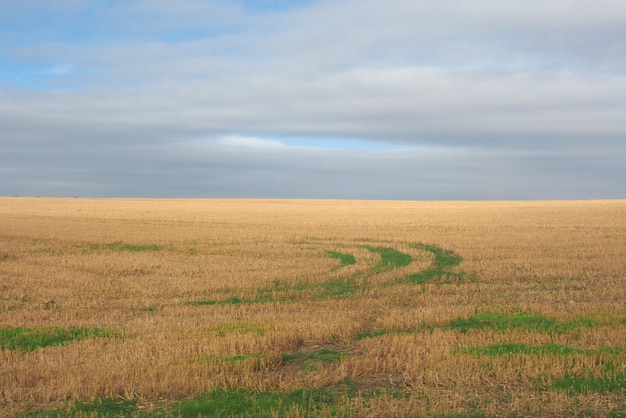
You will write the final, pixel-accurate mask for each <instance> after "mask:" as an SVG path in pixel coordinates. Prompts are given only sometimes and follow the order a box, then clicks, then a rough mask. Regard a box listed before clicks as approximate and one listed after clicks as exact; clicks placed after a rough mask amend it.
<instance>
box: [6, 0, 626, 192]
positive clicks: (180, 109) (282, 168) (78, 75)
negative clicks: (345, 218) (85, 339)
mask: <svg viewBox="0 0 626 418" xmlns="http://www.w3.org/2000/svg"><path fill="white" fill-rule="evenodd" d="M624 22H626V2H624V1H623V0H595V1H593V2H592V1H588V0H550V1H545V0H523V1H522V0H508V1H502V0H472V1H467V0H441V1H437V2H434V1H431V0H386V1H380V0H55V1H54V2H51V1H49V0H20V1H13V0H3V1H2V3H1V4H0V196H15V195H17V196H68V197H73V196H79V197H172V198H179V197H180V198H184V197H185V198H186V197H198V198H324V199H392V200H395V199H397V200H526V199H624V198H626V25H625V24H624Z"/></svg>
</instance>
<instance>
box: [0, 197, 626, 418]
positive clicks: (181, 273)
mask: <svg viewBox="0 0 626 418" xmlns="http://www.w3.org/2000/svg"><path fill="white" fill-rule="evenodd" d="M18 328H19V329H24V330H26V331H24V332H25V333H28V332H31V333H36V332H37V331H36V330H40V332H42V333H44V334H45V333H46V332H48V333H53V332H56V331H58V330H59V329H84V330H92V331H93V330H96V331H97V330H100V331H97V332H96V331H94V334H93V335H91V336H87V337H85V338H75V339H74V340H68V341H66V342H65V343H63V344H60V345H48V346H43V345H42V346H40V347H33V348H23V347H22V348H20V347H17V346H11V344H12V341H13V343H14V342H15V341H16V340H15V337H10V336H9V334H8V332H12V331H15V329H18ZM0 329H1V330H9V331H5V334H0V335H4V336H0V338H2V339H0V344H2V346H3V349H2V350H1V351H0V405H1V409H0V415H8V416H11V415H15V414H19V413H23V412H27V411H33V410H43V409H49V410H53V409H55V408H56V410H59V409H58V408H63V407H65V406H67V405H69V404H71V403H72V402H79V401H80V402H87V401H94V400H96V399H100V398H112V399H135V400H136V401H137V413H138V414H139V413H143V412H150V411H158V410H161V411H162V410H166V409H167V408H168V406H169V405H172V404H173V403H175V402H179V401H180V400H181V399H189V398H193V397H195V396H197V395H199V394H202V393H206V392H210V391H212V390H214V389H224V390H236V389H245V390H246V391H247V392H246V393H250V394H255V393H290V392H293V391H296V390H298V389H302V388H311V389H323V391H324V393H328V394H338V395H339V396H335V397H333V398H332V402H328V403H325V404H314V403H311V404H309V405H308V406H307V405H304V406H302V405H295V406H292V407H290V409H288V410H287V413H286V415H292V416H305V415H307V414H312V415H345V416H385V415H387V416H415V415H424V414H441V415H446V414H467V413H470V412H474V413H476V412H478V413H482V414H485V415H493V416H502V415H507V414H512V415H524V416H528V415H536V416H550V415H552V416H558V415H577V414H580V415H584V414H587V415H607V414H614V415H619V414H626V401H625V395H626V201H549V202H548V201H546V202H390V201H332V200H315V201H313V200H311V201H307V200H193V199H189V200H162V199H53V198H8V197H7V198H0ZM55 330H56V331H55ZM90 332H91V331H90ZM98 332H101V334H100V335H99V334H98ZM15 344H17V343H15ZM242 393H243V392H242ZM271 414H276V415H277V414H279V412H276V411H274V412H271V411H270V415H271Z"/></svg>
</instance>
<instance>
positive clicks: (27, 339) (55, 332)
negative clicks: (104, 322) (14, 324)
mask: <svg viewBox="0 0 626 418" xmlns="http://www.w3.org/2000/svg"><path fill="white" fill-rule="evenodd" d="M116 335H117V334H116V333H114V332H112V331H108V330H105V329H100V328H61V327H46V328H0V348H1V349H3V350H19V351H34V350H37V349H39V348H43V347H50V346H59V345H64V344H67V343H70V342H72V341H78V340H82V339H85V338H93V337H113V336H116Z"/></svg>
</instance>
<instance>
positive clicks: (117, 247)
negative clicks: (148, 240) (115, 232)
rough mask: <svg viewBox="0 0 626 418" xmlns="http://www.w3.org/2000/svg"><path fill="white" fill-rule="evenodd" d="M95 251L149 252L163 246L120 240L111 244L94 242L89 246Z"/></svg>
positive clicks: (158, 249)
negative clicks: (121, 241)
mask: <svg viewBox="0 0 626 418" xmlns="http://www.w3.org/2000/svg"><path fill="white" fill-rule="evenodd" d="M89 248H90V249H91V250H93V251H98V250H105V251H132V252H147V251H160V250H161V249H162V247H161V246H160V245H128V244H122V243H119V242H113V243H109V244H93V245H91V246H90V247H89Z"/></svg>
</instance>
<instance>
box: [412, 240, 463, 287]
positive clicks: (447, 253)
mask: <svg viewBox="0 0 626 418" xmlns="http://www.w3.org/2000/svg"><path fill="white" fill-rule="evenodd" d="M417 247H418V248H422V249H423V250H424V251H428V252H430V253H432V254H433V255H434V256H435V260H434V262H433V267H432V268H430V269H428V270H426V271H423V272H420V273H415V274H412V275H410V276H408V277H406V278H405V279H403V280H402V282H408V283H412V284H424V283H426V282H427V281H429V280H432V279H434V278H436V277H446V278H454V279H464V278H465V277H467V276H468V275H467V274H464V273H456V272H451V271H449V270H448V269H450V268H452V267H456V266H458V265H459V264H461V261H463V258H462V257H461V256H460V255H458V254H455V253H454V252H453V251H451V250H446V249H443V248H437V247H433V246H430V245H419V246H417Z"/></svg>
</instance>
